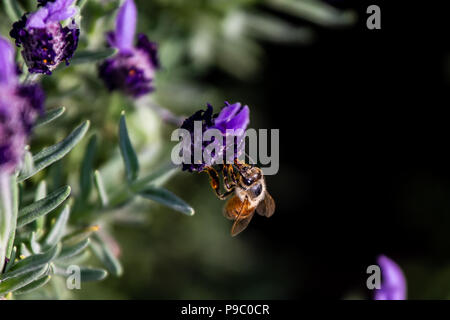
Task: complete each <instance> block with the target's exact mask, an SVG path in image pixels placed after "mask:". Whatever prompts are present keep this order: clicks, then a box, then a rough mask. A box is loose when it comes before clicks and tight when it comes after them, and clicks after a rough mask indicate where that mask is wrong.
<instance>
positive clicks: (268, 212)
mask: <svg viewBox="0 0 450 320" xmlns="http://www.w3.org/2000/svg"><path fill="white" fill-rule="evenodd" d="M256 212H258V214H260V215H262V216H265V217H267V218H269V217H271V216H272V215H273V213H274V212H275V200H273V198H272V196H271V195H270V194H269V193H268V192H267V191H266V194H265V196H264V200H263V201H261V202H260V203H259V205H258V206H257V207H256Z"/></svg>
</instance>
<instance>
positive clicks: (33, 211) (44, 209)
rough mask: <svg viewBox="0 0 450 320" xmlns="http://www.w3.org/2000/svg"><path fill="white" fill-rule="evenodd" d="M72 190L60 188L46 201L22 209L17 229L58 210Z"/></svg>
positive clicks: (46, 198) (67, 187) (45, 199)
mask: <svg viewBox="0 0 450 320" xmlns="http://www.w3.org/2000/svg"><path fill="white" fill-rule="evenodd" d="M70 190H71V189H70V187H69V186H65V187H62V188H59V189H58V190H56V191H55V192H53V193H51V194H50V195H48V196H47V197H45V198H44V199H42V200H39V201H37V202H34V203H32V204H30V205H29V206H26V207H25V208H23V209H21V210H20V211H19V218H18V219H17V227H23V226H24V225H26V224H28V223H30V222H32V221H34V220H36V219H37V218H39V217H42V216H44V215H46V214H47V213H49V212H50V211H52V210H53V209H55V208H57V207H58V206H59V205H60V204H61V203H63V201H64V200H66V199H67V197H68V196H69V195H70Z"/></svg>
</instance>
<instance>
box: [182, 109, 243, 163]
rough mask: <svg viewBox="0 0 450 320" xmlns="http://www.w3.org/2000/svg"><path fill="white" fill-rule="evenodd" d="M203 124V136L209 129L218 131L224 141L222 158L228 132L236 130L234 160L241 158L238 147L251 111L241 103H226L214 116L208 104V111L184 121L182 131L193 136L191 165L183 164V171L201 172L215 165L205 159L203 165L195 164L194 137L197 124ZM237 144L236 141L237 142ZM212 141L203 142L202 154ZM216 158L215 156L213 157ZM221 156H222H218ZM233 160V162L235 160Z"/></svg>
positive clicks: (199, 112) (200, 111) (198, 112)
mask: <svg viewBox="0 0 450 320" xmlns="http://www.w3.org/2000/svg"><path fill="white" fill-rule="evenodd" d="M196 121H198V122H201V125H202V128H201V129H202V134H204V133H205V132H206V131H207V130H208V129H218V130H219V131H220V132H221V133H222V136H223V137H224V139H223V149H222V157H223V156H224V155H225V154H226V150H225V148H226V139H225V137H226V136H227V130H234V131H235V133H239V135H238V136H236V137H235V139H236V138H237V143H235V145H234V148H235V149H234V153H233V157H234V159H235V158H237V157H238V156H239V153H238V145H239V144H240V142H241V139H242V138H243V136H244V133H245V130H246V129H247V126H248V124H249V122H250V109H249V107H248V106H242V105H241V104H240V103H234V104H229V103H228V102H225V106H224V107H223V108H222V110H221V111H220V113H219V114H214V115H213V107H212V106H211V105H210V104H208V105H207V108H206V110H199V111H197V112H195V113H194V114H193V115H192V116H190V117H189V118H187V119H186V120H184V122H183V124H182V125H181V127H180V128H181V129H186V130H187V131H189V133H190V135H191V163H183V167H182V169H183V171H185V170H187V171H189V172H193V171H195V172H200V171H202V170H203V169H204V168H205V167H206V166H211V165H214V159H212V160H211V161H208V160H205V159H203V162H201V163H194V161H193V160H194V151H193V149H194V145H195V135H194V127H195V122H196ZM235 142H236V140H235ZM210 143H211V141H205V142H202V152H203V150H204V148H205V147H206V146H207V145H208V144H210ZM213 156H214V155H213ZM217 156H220V155H217ZM234 159H232V160H234Z"/></svg>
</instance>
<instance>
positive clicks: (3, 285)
mask: <svg viewBox="0 0 450 320" xmlns="http://www.w3.org/2000/svg"><path fill="white" fill-rule="evenodd" d="M47 270H48V265H44V266H42V267H40V268H38V269H35V270H33V271H31V272H28V273H25V274H22V275H20V276H17V277H14V278H8V279H6V280H4V281H1V282H0V296H2V295H4V294H6V293H8V292H13V291H15V290H18V289H20V288H23V287H25V286H26V285H28V284H30V283H32V282H33V281H35V280H37V279H39V278H40V277H42V276H43V275H44V274H45V273H46V272H47Z"/></svg>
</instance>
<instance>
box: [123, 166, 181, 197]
mask: <svg viewBox="0 0 450 320" xmlns="http://www.w3.org/2000/svg"><path fill="white" fill-rule="evenodd" d="M178 171H179V168H178V167H175V166H174V165H173V164H172V163H170V164H167V165H164V166H163V167H161V168H159V169H157V170H155V171H154V172H152V173H150V174H149V175H147V176H145V177H143V178H140V179H137V180H136V181H134V182H133V183H132V185H131V188H132V190H133V191H134V192H139V191H141V190H143V189H144V188H145V187H147V186H148V185H152V186H156V187H159V186H161V185H163V184H164V183H165V182H166V181H167V180H169V179H170V178H171V177H172V176H173V175H174V174H175V173H177V172H178Z"/></svg>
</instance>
